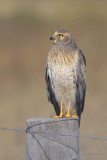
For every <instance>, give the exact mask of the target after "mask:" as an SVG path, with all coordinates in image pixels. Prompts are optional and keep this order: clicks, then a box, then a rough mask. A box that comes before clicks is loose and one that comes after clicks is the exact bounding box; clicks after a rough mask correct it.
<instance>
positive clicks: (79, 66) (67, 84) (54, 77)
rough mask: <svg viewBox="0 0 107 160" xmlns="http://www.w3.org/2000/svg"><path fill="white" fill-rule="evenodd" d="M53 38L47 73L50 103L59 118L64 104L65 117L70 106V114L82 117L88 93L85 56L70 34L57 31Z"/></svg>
mask: <svg viewBox="0 0 107 160" xmlns="http://www.w3.org/2000/svg"><path fill="white" fill-rule="evenodd" d="M50 39H53V43H54V44H53V46H52V48H51V50H50V52H49V54H48V58H47V64H46V73H45V80H46V84H47V91H48V100H49V101H50V102H51V103H52V104H53V105H54V108H55V111H56V114H57V115H60V104H61V103H62V111H63V115H62V117H65V115H66V114H67V112H68V106H69V105H70V115H71V116H73V115H75V114H76V115H77V116H79V117H81V113H82V111H83V108H84V100H85V91H86V74H85V70H86V67H85V65H86V61H85V57H84V55H83V54H82V52H81V51H80V50H79V49H78V48H77V45H76V43H75V40H74V39H73V37H72V35H71V34H70V33H69V32H67V31H65V30H61V31H56V32H54V34H53V35H52V37H51V38H50Z"/></svg>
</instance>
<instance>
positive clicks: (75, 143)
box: [26, 118, 81, 160]
mask: <svg viewBox="0 0 107 160" xmlns="http://www.w3.org/2000/svg"><path fill="white" fill-rule="evenodd" d="M26 138H27V142H26V159H27V160H80V159H81V158H80V152H79V120H78V119H77V118H59V119H55V118H32V119H28V120H27V137H26Z"/></svg>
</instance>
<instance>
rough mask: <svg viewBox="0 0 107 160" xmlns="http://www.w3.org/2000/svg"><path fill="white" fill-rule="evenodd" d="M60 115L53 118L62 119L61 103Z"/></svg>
mask: <svg viewBox="0 0 107 160" xmlns="http://www.w3.org/2000/svg"><path fill="white" fill-rule="evenodd" d="M60 110H61V111H60V115H59V116H54V118H62V116H63V112H62V102H61V107H60Z"/></svg>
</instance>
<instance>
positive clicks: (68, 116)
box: [65, 103, 71, 118]
mask: <svg viewBox="0 0 107 160" xmlns="http://www.w3.org/2000/svg"><path fill="white" fill-rule="evenodd" d="M70 117H71V115H70V103H69V107H68V112H67V114H66V115H65V118H70Z"/></svg>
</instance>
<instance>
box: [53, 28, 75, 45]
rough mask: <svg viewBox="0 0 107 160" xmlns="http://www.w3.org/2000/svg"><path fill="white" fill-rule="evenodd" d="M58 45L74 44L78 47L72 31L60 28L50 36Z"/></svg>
mask: <svg viewBox="0 0 107 160" xmlns="http://www.w3.org/2000/svg"><path fill="white" fill-rule="evenodd" d="M50 40H53V43H54V44H56V45H72V46H75V47H76V43H75V40H74V38H73V36H72V35H71V33H70V32H68V31H66V30H58V31H55V32H54V33H53V35H52V36H51V37H50Z"/></svg>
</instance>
